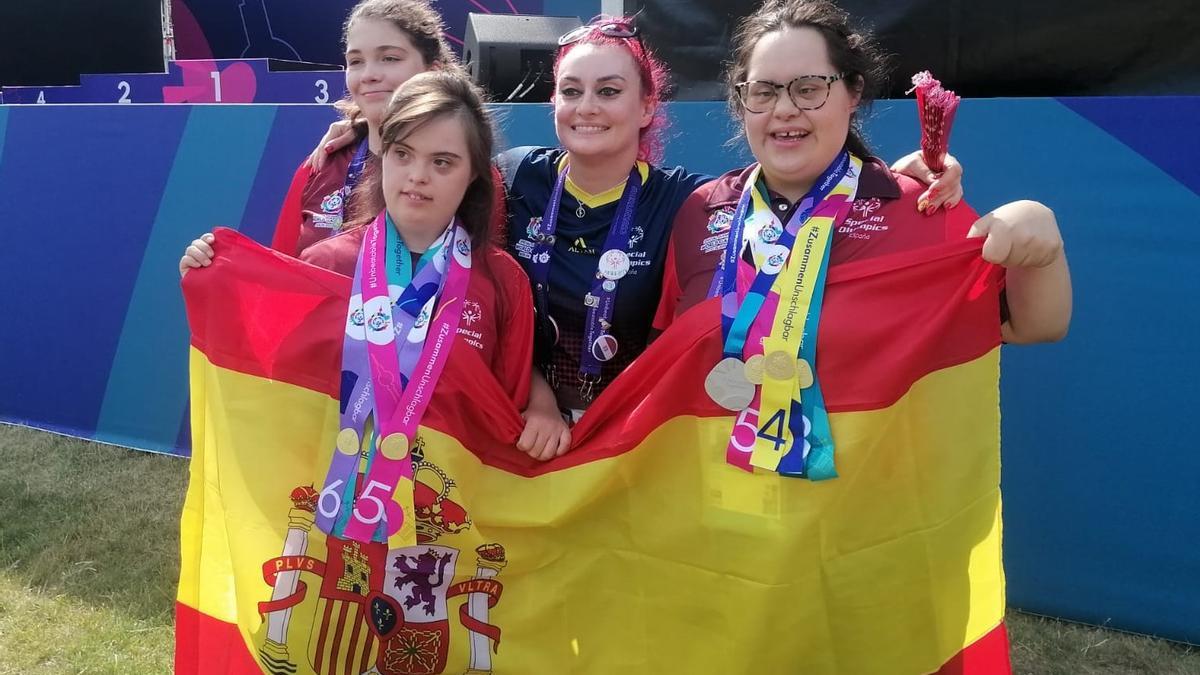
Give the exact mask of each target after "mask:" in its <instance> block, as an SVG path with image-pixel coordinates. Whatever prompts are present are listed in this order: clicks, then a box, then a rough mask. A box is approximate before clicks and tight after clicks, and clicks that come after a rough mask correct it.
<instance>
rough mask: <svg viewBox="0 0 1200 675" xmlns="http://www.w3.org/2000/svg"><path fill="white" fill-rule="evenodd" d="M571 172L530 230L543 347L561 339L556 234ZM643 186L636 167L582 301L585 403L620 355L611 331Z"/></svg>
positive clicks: (553, 379)
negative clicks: (553, 310) (555, 302)
mask: <svg viewBox="0 0 1200 675" xmlns="http://www.w3.org/2000/svg"><path fill="white" fill-rule="evenodd" d="M569 171H570V167H567V168H565V169H563V171H561V172H560V173H559V174H558V180H557V181H555V183H554V191H553V192H552V193H551V194H550V202H549V203H548V204H547V205H546V212H545V215H543V216H542V219H541V222H539V223H537V225H536V227H532V226H531V228H530V229H531V231H530V232H529V234H530V236H531V237H532V239H533V242H534V246H533V251H532V255H531V256H530V258H531V264H532V266H533V274H532V276H533V292H534V302H535V305H536V308H537V312H538V321H539V327H538V332H539V334H540V335H541V336H542V337H541V342H542V344H543V346H545V343H546V342H549V343H550V346H552V345H553V343H554V342H557V332H558V331H557V328H556V327H555V326H554V319H553V318H552V317H551V316H550V257H551V254H552V251H553V248H554V241H555V234H554V233H555V231H556V230H557V229H558V209H559V205H560V204H561V203H562V194H563V189H564V188H565V186H566V183H567V173H568V172H569ZM641 187H642V181H641V175H640V173H639V172H638V169H637V167H636V166H634V167H633V169H632V170H631V171H630V172H629V178H628V180H626V182H625V191H624V192H623V193H622V194H621V200H620V202H618V204H617V213H616V217H615V219H614V220H613V223H612V225H611V226H610V227H609V230H608V237H607V238H606V239H605V242H604V248H603V250H602V251H601V253H600V261H599V263H598V264H597V269H596V274H595V278H594V279H593V281H592V286H591V288H590V289H589V291H588V293H587V295H586V296H584V299H583V302H584V306H585V307H587V319H586V322H585V324H584V340H583V347H582V349H581V350H580V355H579V381H580V394H581V396H582V397H583V399H584V401H585V402H590V401H591V398H592V391H593V388H594V387H595V385H596V384H597V383H599V382H600V368H601V364H602V363H603V362H605V361H608V360H609V359H611V358H612V357H613V356H614V355H615V354H616V349H617V343H616V339H615V338H613V337H612V335H611V334H610V333H609V329H610V328H611V327H612V317H613V308H614V307H615V305H616V298H617V286H618V284H619V282H620V280H621V279H622V278H623V277H625V275H626V274H628V273H629V268H630V261H629V250H630V243H629V233H630V231H631V230H632V229H633V219H634V215H635V214H636V212H637V200H638V194H639V193H640V192H641ZM549 351H550V350H549V349H546V350H545V351H543V359H545V360H546V361H547V363H545V364H543V368H544V369H547V371H548V372H547V377H548V378H549V379H550V384H551V386H552V387H553V386H556V380H557V377H556V374H555V373H554V372H553V367H552V365H551V364H550V363H548V361H549Z"/></svg>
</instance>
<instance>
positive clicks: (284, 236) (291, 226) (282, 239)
mask: <svg viewBox="0 0 1200 675" xmlns="http://www.w3.org/2000/svg"><path fill="white" fill-rule="evenodd" d="M311 174H312V166H311V165H310V164H309V163H308V160H307V159H305V160H304V161H303V162H301V163H300V167H299V168H297V169H296V173H295V175H293V176H292V184H291V186H290V187H288V191H287V195H286V196H285V197H284V198H283V206H282V207H280V209H279V218H278V219H277V220H276V221H275V234H274V236H272V237H271V248H273V249H275V250H276V251H279V252H280V253H286V254H287V255H290V256H295V255H297V254H299V253H300V252H299V251H297V250H296V246H297V244H298V243H299V241H300V223H301V222H302V221H303V219H304V215H303V214H302V213H301V209H300V202H301V195H303V194H304V186H305V185H307V184H308V178H309V176H310V175H311Z"/></svg>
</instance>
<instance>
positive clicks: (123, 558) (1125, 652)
mask: <svg viewBox="0 0 1200 675" xmlns="http://www.w3.org/2000/svg"><path fill="white" fill-rule="evenodd" d="M186 486H187V462H186V461H185V460H181V459H178V458H174V457H166V456H161V455H151V454H148V453H142V452H134V451H131V450H127V449H124V448H115V447H111V446H106V445H101V444H98V443H89V442H86V441H79V440H75V439H70V438H64V437H62V436H56V435H53V434H48V433H45V432H40V431H33V430H29V429H23V428H18V427H11V426H6V425H2V424H0V675H16V674H18V673H19V674H20V675H27V674H28V675H43V674H45V675H50V674H51V673H53V674H54V675H61V674H65V673H89V674H91V673H113V674H119V675H138V674H141V673H155V674H157V673H169V672H170V670H171V657H172V649H173V645H172V641H173V639H174V630H173V627H172V623H173V607H174V597H175V583H176V581H177V576H178V565H179V511H180V508H181V507H182V504H183V493H184V490H185V489H186ZM1008 627H1009V631H1010V635H1011V637H1012V642H1013V647H1012V655H1013V665H1014V668H1015V670H1016V672H1017V673H1020V674H1022V675H1025V674H1030V675H1124V674H1126V673H1155V674H1157V673H1162V674H1164V675H1183V674H1187V673H1195V674H1197V675H1200V650H1196V649H1194V648H1189V647H1184V646H1181V645H1177V644H1174V643H1170V642H1165V641H1162V640H1154V639H1151V638H1146V637H1141V636H1136V635H1128V634H1125V633H1119V632H1116V631H1109V630H1104V629H1101V628H1094V627H1089V626H1080V625H1076V624H1070V623H1065V622H1062V621H1056V620H1053V619H1044V618H1040V617H1034V616H1029V615H1025V614H1020V613H1017V612H1013V613H1010V615H1009V617H1008Z"/></svg>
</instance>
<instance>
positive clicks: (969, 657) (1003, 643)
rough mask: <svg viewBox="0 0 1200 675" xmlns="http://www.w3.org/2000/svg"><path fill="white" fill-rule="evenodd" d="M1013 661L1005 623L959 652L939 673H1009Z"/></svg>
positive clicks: (964, 674) (970, 674)
mask: <svg viewBox="0 0 1200 675" xmlns="http://www.w3.org/2000/svg"><path fill="white" fill-rule="evenodd" d="M1009 673H1012V663H1011V662H1010V661H1009V655H1008V631H1007V630H1005V628H1004V624H1003V623H1002V624H1000V625H999V626H996V627H995V628H994V629H992V632H990V633H988V634H987V635H984V636H983V637H981V638H979V639H978V640H976V641H975V642H973V643H971V645H970V646H969V647H967V648H966V649H964V650H962V651H961V652H959V653H958V654H957V655H956V656H955V657H954V658H952V659H950V660H949V661H947V662H946V664H945V665H943V666H942V667H941V668H940V669H939V670H938V671H937V675H1009Z"/></svg>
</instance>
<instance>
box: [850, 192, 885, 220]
mask: <svg viewBox="0 0 1200 675" xmlns="http://www.w3.org/2000/svg"><path fill="white" fill-rule="evenodd" d="M882 206H883V201H882V200H880V199H879V197H871V198H870V199H856V200H854V204H853V205H852V206H851V210H853V211H854V215H856V216H858V217H859V218H869V217H870V216H871V214H873V213H875V212H876V211H878V210H879V209H880V208H881V207H882Z"/></svg>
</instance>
